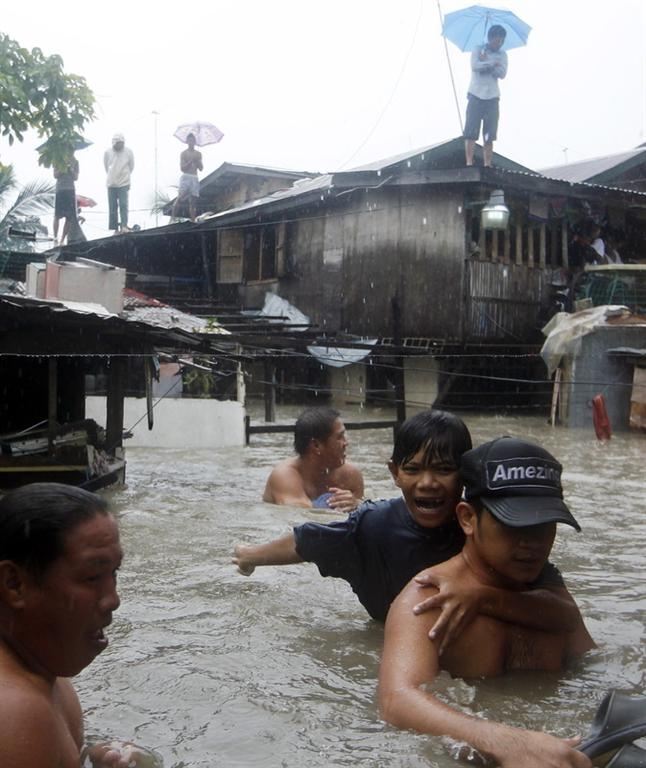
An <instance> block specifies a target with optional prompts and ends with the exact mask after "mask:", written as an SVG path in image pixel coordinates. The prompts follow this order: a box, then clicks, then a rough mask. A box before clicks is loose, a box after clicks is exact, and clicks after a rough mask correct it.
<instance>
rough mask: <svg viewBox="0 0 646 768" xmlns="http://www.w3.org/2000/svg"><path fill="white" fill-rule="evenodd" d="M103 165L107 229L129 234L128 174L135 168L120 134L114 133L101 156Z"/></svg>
mask: <svg viewBox="0 0 646 768" xmlns="http://www.w3.org/2000/svg"><path fill="white" fill-rule="evenodd" d="M103 165H104V167H105V172H106V173H107V179H106V183H107V187H108V229H111V230H112V231H113V232H114V234H115V235H116V234H117V232H129V231H130V230H129V229H128V192H129V190H130V174H131V173H132V171H133V170H134V167H135V156H134V155H133V153H132V150H131V149H129V148H128V147H126V144H125V139H124V137H123V134H122V133H115V134H114V136H113V137H112V146H111V147H110V149H106V151H105V153H104V155H103Z"/></svg>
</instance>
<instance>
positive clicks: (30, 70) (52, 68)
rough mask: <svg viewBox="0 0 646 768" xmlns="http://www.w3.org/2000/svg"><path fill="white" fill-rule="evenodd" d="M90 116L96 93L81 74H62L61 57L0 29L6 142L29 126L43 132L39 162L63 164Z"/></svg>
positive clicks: (0, 127) (0, 100)
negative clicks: (29, 46)
mask: <svg viewBox="0 0 646 768" xmlns="http://www.w3.org/2000/svg"><path fill="white" fill-rule="evenodd" d="M93 117H94V94H93V93H92V91H91V90H90V88H89V87H88V85H87V82H86V81H85V78H83V77H80V76H78V75H72V74H66V73H65V72H64V71H63V59H62V58H61V57H60V56H57V55H53V56H45V54H43V52H42V51H41V49H40V48H33V49H32V50H31V51H28V50H27V49H26V48H21V47H20V45H19V44H18V43H17V42H16V41H15V40H12V39H11V38H10V37H8V36H7V35H5V34H3V33H0V132H1V134H2V135H3V136H6V137H7V139H8V141H9V144H13V142H14V141H16V140H18V141H22V140H23V138H24V133H25V132H26V131H27V130H29V129H30V128H33V129H35V130H36V131H37V132H38V135H39V136H46V137H47V141H45V143H44V144H43V145H41V147H40V148H39V152H40V156H39V160H38V161H39V163H40V164H41V165H44V166H46V167H47V168H49V167H50V166H51V165H62V164H63V163H64V162H65V161H66V159H67V157H68V156H69V152H70V149H72V148H74V147H76V146H77V145H78V144H79V142H81V141H82V134H81V131H82V130H83V126H84V125H85V124H86V123H87V122H88V121H89V120H91V119H92V118H93Z"/></svg>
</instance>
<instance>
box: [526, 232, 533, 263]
mask: <svg viewBox="0 0 646 768" xmlns="http://www.w3.org/2000/svg"><path fill="white" fill-rule="evenodd" d="M527 266H528V267H533V266H534V227H532V225H531V224H528V225H527Z"/></svg>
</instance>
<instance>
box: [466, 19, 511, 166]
mask: <svg viewBox="0 0 646 768" xmlns="http://www.w3.org/2000/svg"><path fill="white" fill-rule="evenodd" d="M506 36H507V32H506V31H505V28H504V27H501V26H500V24H494V25H493V26H492V27H491V28H490V29H489V32H488V33H487V44H486V45H485V46H483V47H482V48H476V50H475V51H473V53H472V54H471V72H472V74H471V82H470V84H469V91H468V93H467V99H468V104H467V117H466V121H465V126H464V152H465V156H466V164H467V165H473V155H474V152H475V146H476V141H477V140H478V136H479V135H480V124H481V123H482V142H483V147H484V165H485V167H486V168H490V167H491V164H492V159H493V143H494V141H495V140H496V138H497V133H498V114H499V102H500V88H499V86H498V80H502V79H503V78H504V77H505V75H506V74H507V54H506V53H505V51H503V50H501V48H502V44H503V43H504V42H505V37H506Z"/></svg>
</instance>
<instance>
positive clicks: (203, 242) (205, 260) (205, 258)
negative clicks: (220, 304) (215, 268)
mask: <svg viewBox="0 0 646 768" xmlns="http://www.w3.org/2000/svg"><path fill="white" fill-rule="evenodd" d="M200 246H201V250H202V270H203V273H204V282H205V283H206V296H207V298H209V299H211V298H213V289H212V287H211V270H210V269H209V249H208V245H207V235H206V232H204V233H203V234H202V237H201V238H200Z"/></svg>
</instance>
